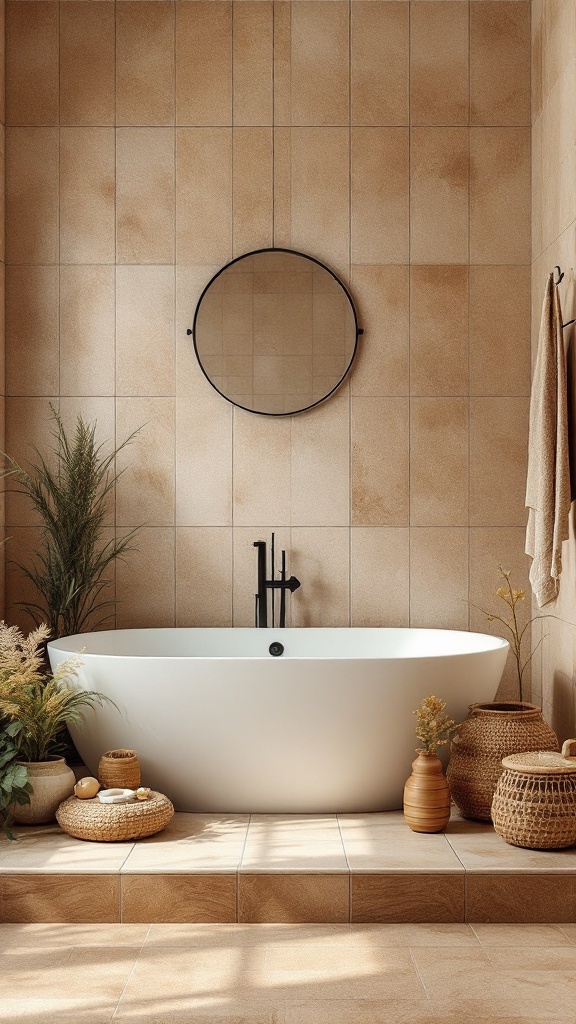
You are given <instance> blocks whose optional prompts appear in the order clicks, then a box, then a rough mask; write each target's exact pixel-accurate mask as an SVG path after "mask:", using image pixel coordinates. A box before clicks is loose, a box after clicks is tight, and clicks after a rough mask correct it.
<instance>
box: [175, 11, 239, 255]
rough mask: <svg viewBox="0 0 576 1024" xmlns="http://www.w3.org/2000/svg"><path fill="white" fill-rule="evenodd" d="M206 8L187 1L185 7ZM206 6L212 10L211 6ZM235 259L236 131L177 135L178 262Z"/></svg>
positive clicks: (186, 131)
mask: <svg viewBox="0 0 576 1024" xmlns="http://www.w3.org/2000/svg"><path fill="white" fill-rule="evenodd" d="M200 5H202V4H201V3H200V4H196V3H189V2H188V0H185V3H184V6H187V7H197V6H200ZM206 6H208V7H211V6H213V5H212V4H211V3H207V4H206ZM231 256H232V131H231V129H229V128H179V129H178V130H177V132H176V262H177V263H216V264H221V263H226V262H227V261H228V260H229V259H230V258H231Z"/></svg>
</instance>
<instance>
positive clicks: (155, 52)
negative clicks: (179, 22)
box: [116, 0, 174, 125]
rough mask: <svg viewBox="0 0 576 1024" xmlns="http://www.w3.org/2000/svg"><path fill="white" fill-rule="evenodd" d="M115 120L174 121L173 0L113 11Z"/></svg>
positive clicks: (136, 122)
mask: <svg viewBox="0 0 576 1024" xmlns="http://www.w3.org/2000/svg"><path fill="white" fill-rule="evenodd" d="M116 123H117V124H123V125H128V124H132V125H163V124H174V3H173V2H171V0H157V2H156V3H140V2H133V0H125V2H124V3H121V4H119V5H118V7H117V9H116Z"/></svg>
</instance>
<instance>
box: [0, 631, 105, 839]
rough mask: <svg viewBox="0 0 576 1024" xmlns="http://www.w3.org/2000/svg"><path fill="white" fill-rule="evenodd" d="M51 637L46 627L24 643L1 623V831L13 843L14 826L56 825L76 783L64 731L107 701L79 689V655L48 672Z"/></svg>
mask: <svg viewBox="0 0 576 1024" xmlns="http://www.w3.org/2000/svg"><path fill="white" fill-rule="evenodd" d="M48 636H49V630H48V627H47V626H46V625H45V624H44V623H43V624H42V625H40V626H39V627H38V628H37V629H35V630H33V632H32V633H30V634H29V636H27V637H25V636H24V635H23V633H22V632H21V631H20V630H19V629H18V627H17V626H7V625H6V623H4V622H0V752H2V751H3V754H2V753H0V825H1V826H2V828H3V830H4V832H5V833H6V834H7V835H9V837H11V825H12V823H13V822H14V821H16V822H20V823H23V824H39V823H41V822H46V821H52V820H53V819H54V815H55V812H56V808H57V807H58V804H59V803H60V802H61V801H62V800H64V799H65V797H67V796H70V794H71V793H72V791H73V788H74V783H75V781H76V780H75V777H74V772H73V771H72V769H71V768H69V767H68V765H67V764H66V762H65V760H64V758H63V757H62V756H61V754H62V743H61V739H60V737H61V734H62V730H63V728H64V726H65V725H66V724H67V723H68V722H73V723H75V724H76V723H78V722H80V721H81V720H82V717H83V712H84V710H85V709H86V708H93V707H94V706H95V705H97V704H100V705H101V704H102V703H103V701H104V700H106V699H108V698H106V697H104V695H103V694H100V693H97V692H96V691H93V690H92V691H91V690H80V689H76V688H75V686H74V679H75V677H76V675H77V672H78V669H79V667H80V665H81V662H82V659H81V657H80V656H79V655H72V656H71V657H69V658H66V660H65V661H63V662H62V663H61V664H60V665H59V667H58V669H57V671H56V672H55V673H54V674H52V673H46V672H45V671H44V669H43V666H44V658H43V649H44V644H45V642H46V640H47V638H48Z"/></svg>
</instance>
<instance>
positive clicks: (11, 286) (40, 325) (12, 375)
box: [6, 266, 59, 396]
mask: <svg viewBox="0 0 576 1024" xmlns="http://www.w3.org/2000/svg"><path fill="white" fill-rule="evenodd" d="M58 386H59V375H58V267H22V266H14V267H10V266H9V267H8V268H7V272H6V394H8V395H22V396H24V395H55V394H58Z"/></svg>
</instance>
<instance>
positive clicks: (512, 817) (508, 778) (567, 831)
mask: <svg viewBox="0 0 576 1024" xmlns="http://www.w3.org/2000/svg"><path fill="white" fill-rule="evenodd" d="M568 742H572V743H574V742H575V741H568ZM566 745H567V744H565V745H564V747H566ZM563 749H564V748H563ZM502 764H503V767H504V771H503V772H502V775H501V776H500V778H499V780H498V785H497V786H496V792H495V794H494V800H493V801H492V820H493V822H494V829H495V831H496V832H497V833H498V835H500V836H502V838H503V839H505V840H506V842H507V843H510V844H511V846H523V847H526V848H527V849H530V850H559V849H562V848H563V847H566V846H574V845H575V844H576V758H574V757H566V756H564V755H563V754H558V753H556V752H555V751H551V750H550V751H549V750H538V751H531V752H529V753H524V754H513V755H512V756H511V757H505V758H504V760H503V762H502Z"/></svg>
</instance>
